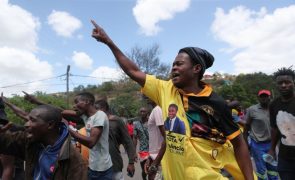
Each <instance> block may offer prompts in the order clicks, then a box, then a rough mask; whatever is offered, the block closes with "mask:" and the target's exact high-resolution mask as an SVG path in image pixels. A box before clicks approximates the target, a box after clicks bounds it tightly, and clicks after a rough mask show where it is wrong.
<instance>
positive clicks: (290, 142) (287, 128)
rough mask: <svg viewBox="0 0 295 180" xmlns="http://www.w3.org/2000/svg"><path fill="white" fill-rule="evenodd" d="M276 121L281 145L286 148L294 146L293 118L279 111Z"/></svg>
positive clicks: (294, 120)
mask: <svg viewBox="0 0 295 180" xmlns="http://www.w3.org/2000/svg"><path fill="white" fill-rule="evenodd" d="M276 119H277V126H278V128H279V130H280V132H281V134H282V138H281V141H282V143H283V144H284V145H286V146H295V116H293V115H292V114H290V113H288V112H285V111H279V112H278V114H277V118H276Z"/></svg>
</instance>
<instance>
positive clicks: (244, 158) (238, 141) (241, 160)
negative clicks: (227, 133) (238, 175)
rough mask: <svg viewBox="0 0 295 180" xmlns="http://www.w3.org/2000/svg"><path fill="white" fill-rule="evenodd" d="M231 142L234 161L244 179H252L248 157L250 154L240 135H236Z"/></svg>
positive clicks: (251, 168) (251, 169)
mask: <svg viewBox="0 0 295 180" xmlns="http://www.w3.org/2000/svg"><path fill="white" fill-rule="evenodd" d="M231 143H232V144H233V147H234V153H235V158H236V161H237V163H238V165H239V167H240V169H241V171H242V173H243V175H244V178H245V179H246V180H253V179H254V175H253V167H252V163H251V159H250V154H249V151H248V148H247V146H246V142H245V141H244V139H243V137H242V135H239V136H237V137H236V138H234V139H233V140H231Z"/></svg>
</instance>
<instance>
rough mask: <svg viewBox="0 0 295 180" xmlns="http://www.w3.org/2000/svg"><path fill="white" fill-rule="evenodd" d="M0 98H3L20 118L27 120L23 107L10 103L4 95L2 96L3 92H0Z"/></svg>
mask: <svg viewBox="0 0 295 180" xmlns="http://www.w3.org/2000/svg"><path fill="white" fill-rule="evenodd" d="M1 99H2V100H3V102H4V103H5V104H6V105H7V106H8V107H9V108H10V109H11V110H12V111H13V112H14V113H15V114H16V115H17V116H19V117H20V118H22V119H23V120H25V122H27V121H28V114H29V113H27V112H26V111H24V110H23V109H21V108H19V107H17V106H16V105H14V104H12V103H10V102H9V101H8V100H7V98H6V97H4V96H3V93H1Z"/></svg>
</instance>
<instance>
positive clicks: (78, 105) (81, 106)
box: [73, 96, 88, 114]
mask: <svg viewBox="0 0 295 180" xmlns="http://www.w3.org/2000/svg"><path fill="white" fill-rule="evenodd" d="M73 108H74V110H75V111H77V112H79V113H80V114H84V113H85V112H86V110H87V108H88V102H87V101H86V100H85V99H83V98H81V96H76V97H75V99H74V106H73Z"/></svg>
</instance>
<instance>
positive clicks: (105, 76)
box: [90, 66, 124, 84]
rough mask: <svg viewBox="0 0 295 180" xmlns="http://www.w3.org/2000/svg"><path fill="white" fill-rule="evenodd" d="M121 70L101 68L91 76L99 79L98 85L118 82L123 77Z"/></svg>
mask: <svg viewBox="0 0 295 180" xmlns="http://www.w3.org/2000/svg"><path fill="white" fill-rule="evenodd" d="M123 74H124V73H123V72H122V70H121V69H115V68H110V67H107V66H101V67H98V68H97V69H95V70H94V71H93V72H92V73H91V74H90V76H93V77H97V79H98V83H99V84H100V83H102V82H105V81H111V80H113V81H117V80H119V79H120V78H121V77H122V76H123Z"/></svg>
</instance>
